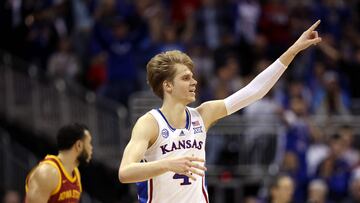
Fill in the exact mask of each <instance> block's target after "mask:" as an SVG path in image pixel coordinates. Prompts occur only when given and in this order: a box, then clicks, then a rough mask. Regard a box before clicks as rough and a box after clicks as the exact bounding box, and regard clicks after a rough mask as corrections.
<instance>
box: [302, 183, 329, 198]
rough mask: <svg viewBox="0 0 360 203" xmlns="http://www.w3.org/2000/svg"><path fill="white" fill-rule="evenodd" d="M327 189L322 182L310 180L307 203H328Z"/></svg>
mask: <svg viewBox="0 0 360 203" xmlns="http://www.w3.org/2000/svg"><path fill="white" fill-rule="evenodd" d="M327 193H328V188H327V185H326V183H325V182H324V181H322V180H312V181H311V182H310V184H309V189H308V200H307V203H330V201H327Z"/></svg>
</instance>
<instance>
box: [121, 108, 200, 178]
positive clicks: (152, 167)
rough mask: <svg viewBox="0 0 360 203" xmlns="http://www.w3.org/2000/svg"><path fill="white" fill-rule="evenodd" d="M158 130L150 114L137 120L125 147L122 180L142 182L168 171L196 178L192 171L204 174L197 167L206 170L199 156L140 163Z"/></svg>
mask: <svg viewBox="0 0 360 203" xmlns="http://www.w3.org/2000/svg"><path fill="white" fill-rule="evenodd" d="M158 132H159V129H158V125H157V123H156V121H155V119H154V118H153V117H152V115H150V114H146V115H144V116H142V117H141V118H140V119H139V120H138V121H137V122H136V124H135V126H134V129H133V131H132V135H131V139H130V142H129V143H128V145H127V146H126V148H125V151H124V154H123V158H122V161H121V164H120V168H119V180H120V182H122V183H133V182H141V181H144V180H148V179H150V178H152V177H155V176H158V175H161V174H163V173H165V172H168V171H173V172H175V173H181V174H184V175H187V176H188V177H190V178H192V179H195V176H194V175H192V174H191V173H195V174H198V175H201V176H202V175H203V173H201V172H199V171H198V170H196V169H199V170H205V167H203V166H201V165H199V164H197V163H195V162H204V160H203V159H200V158H197V157H179V158H172V159H163V160H157V161H152V162H142V163H140V161H141V160H142V159H143V158H144V155H145V152H146V150H147V149H148V147H149V143H150V141H151V140H155V139H154V138H156V137H157V135H158ZM195 168H196V169H195Z"/></svg>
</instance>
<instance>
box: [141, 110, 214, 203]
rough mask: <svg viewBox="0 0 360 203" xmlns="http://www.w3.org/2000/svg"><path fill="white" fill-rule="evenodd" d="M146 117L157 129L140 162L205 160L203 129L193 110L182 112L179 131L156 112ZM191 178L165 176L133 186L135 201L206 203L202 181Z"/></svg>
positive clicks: (159, 112)
mask: <svg viewBox="0 0 360 203" xmlns="http://www.w3.org/2000/svg"><path fill="white" fill-rule="evenodd" d="M150 113H151V115H153V116H154V118H155V119H156V121H157V123H158V125H159V134H158V137H157V139H156V141H155V143H154V144H153V145H152V146H150V148H149V149H148V150H147V151H146V153H145V157H144V161H146V162H150V161H156V160H161V159H164V158H169V157H180V156H195V157H200V158H203V159H205V140H206V132H205V126H204V122H203V120H202V118H201V116H200V114H199V113H198V112H197V111H196V110H195V109H194V108H189V107H187V108H186V126H185V127H184V128H182V129H175V128H173V127H172V126H171V125H170V124H169V123H168V121H167V120H166V118H165V116H164V115H163V114H162V113H161V111H160V110H159V109H153V110H151V111H150ZM193 175H194V176H195V177H196V181H194V180H192V179H190V178H188V177H187V176H185V175H180V174H176V173H174V172H167V173H164V174H162V175H160V176H157V177H154V178H152V179H150V180H147V181H144V182H140V183H137V184H136V185H137V187H138V199H139V201H140V203H192V202H196V203H208V202H209V200H208V194H207V189H206V186H205V178H203V177H201V176H198V175H196V174H193Z"/></svg>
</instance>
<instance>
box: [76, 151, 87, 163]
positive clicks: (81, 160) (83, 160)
mask: <svg viewBox="0 0 360 203" xmlns="http://www.w3.org/2000/svg"><path fill="white" fill-rule="evenodd" d="M77 161H78V163H79V165H83V166H84V165H87V164H89V162H90V160H89V154H88V153H87V152H86V150H85V149H83V150H82V152H81V153H80V154H79V155H78V157H77Z"/></svg>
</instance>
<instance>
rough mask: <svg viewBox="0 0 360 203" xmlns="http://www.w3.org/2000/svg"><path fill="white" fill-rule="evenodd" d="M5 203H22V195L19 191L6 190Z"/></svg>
mask: <svg viewBox="0 0 360 203" xmlns="http://www.w3.org/2000/svg"><path fill="white" fill-rule="evenodd" d="M2 202H3V203H21V197H20V194H19V192H18V191H15V190H8V191H6V192H5V195H4V198H3V201H2Z"/></svg>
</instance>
